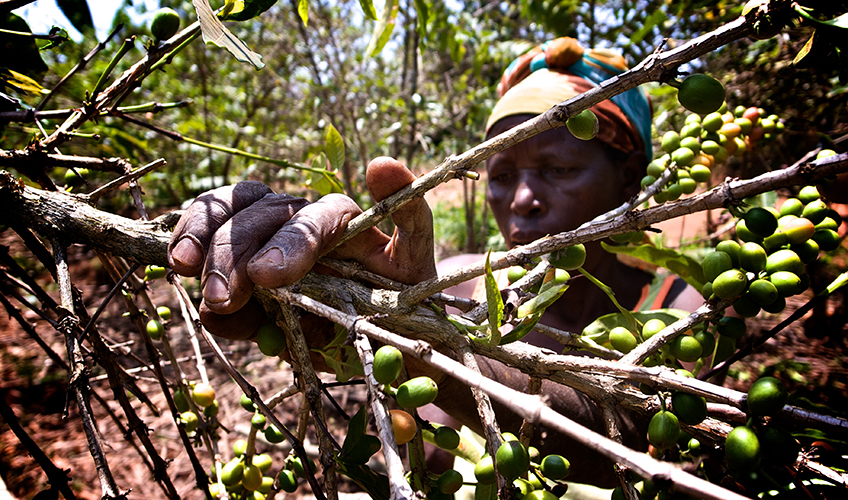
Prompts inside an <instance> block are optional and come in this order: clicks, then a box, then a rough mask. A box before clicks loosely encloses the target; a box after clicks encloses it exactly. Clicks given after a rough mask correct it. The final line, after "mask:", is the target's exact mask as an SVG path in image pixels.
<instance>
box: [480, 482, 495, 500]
mask: <svg viewBox="0 0 848 500" xmlns="http://www.w3.org/2000/svg"><path fill="white" fill-rule="evenodd" d="M497 498H498V485H497V484H480V483H477V487H476V488H474V500H497Z"/></svg>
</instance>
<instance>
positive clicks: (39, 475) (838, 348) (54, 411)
mask: <svg viewBox="0 0 848 500" xmlns="http://www.w3.org/2000/svg"><path fill="white" fill-rule="evenodd" d="M437 196H441V195H437ZM702 222H703V221H700V220H696V219H688V220H687V221H686V222H685V224H684V226H682V227H680V226H676V227H672V226H670V225H669V226H668V227H666V228H665V230H666V231H669V232H672V231H677V232H678V233H685V234H687V235H688V234H689V231H692V232H693V234H694V233H695V231H696V230H697V229H700V224H702ZM675 224H679V223H675ZM843 230H844V226H843ZM7 233H9V231H7ZM3 238H4V241H3V242H2V243H3V244H6V245H12V255H18V254H16V253H15V251H20V250H21V249H20V247H19V245H18V244H17V243H15V242H14V240H13V239H10V238H9V235H8V234H5V235H3ZM845 256H846V248H842V249H841V251H840V252H839V253H838V254H837V256H836V257H835V258H833V259H831V260H829V261H828V262H824V263H820V264H817V265H815V266H813V268H812V270H811V273H812V275H813V288H815V289H821V288H822V287H823V286H824V285H825V284H826V283H827V282H828V278H830V279H832V277H833V275H834V270H835V269H846V268H848V266H846V261H845ZM71 273H72V277H73V279H74V283H75V284H76V285H77V286H79V287H80V288H81V291H82V292H83V295H84V296H85V297H86V300H87V301H88V302H87V304H86V305H87V308H88V310H89V312H93V311H94V309H96V308H97V306H98V305H99V300H100V298H102V297H103V296H104V295H105V294H106V293H107V291H108V290H109V288H110V286H111V280H109V278H108V276H107V275H106V274H105V272H104V271H103V270H102V269H101V268H100V267H99V265H98V264H97V261H96V259H94V258H93V254H92V252H89V251H86V249H83V248H76V249H75V250H74V252H73V254H72V266H71ZM43 283H44V286H45V288H46V289H47V290H48V291H49V292H50V293H51V294H54V295H55V286H54V285H52V284H50V283H49V280H43ZM191 283H193V281H192V280H189V281H188V282H187V284H188V286H189V289H190V290H195V291H196V284H194V285H192V284H191ZM150 294H151V297H152V299H153V302H154V303H155V304H156V305H163V304H164V305H169V306H170V307H171V309H172V311H173V313H174V317H173V319H172V320H171V326H170V331H169V333H168V338H169V339H170V341H171V343H172V347H173V349H174V352H175V354H176V356H177V357H178V358H186V360H185V361H182V362H181V365H180V366H181V369H182V370H183V371H184V372H185V374H186V376H187V378H188V379H190V380H200V375H199V371H198V368H197V365H196V363H195V362H194V361H193V360H192V359H191V357H192V356H193V355H194V351H193V349H192V346H191V343H190V342H189V340H188V338H189V337H188V329H187V328H186V324H185V322H184V319H183V318H182V315H181V314H180V313H179V306H178V303H177V301H176V298H175V294H174V292H173V291H172V290H171V288H170V287H169V285H168V284H167V283H166V282H165V281H164V280H159V281H156V282H153V283H152V284H151V290H150ZM811 296H812V294H811V292H809V291H808V292H806V294H805V295H804V296H802V297H798V298H797V300H793V301H792V302H791V303H790V305H789V307H788V308H787V310H786V311H784V312H782V313H780V314H778V315H764V316H761V317H759V318H758V319H757V320H756V321H752V320H749V333H748V336H747V337H746V339H748V340H750V339H752V338H755V337H757V336H758V335H759V334H760V333H761V332H764V331H767V330H768V329H770V328H771V327H773V326H774V325H775V324H777V323H778V322H779V321H781V320H782V319H783V318H785V317H786V316H787V315H788V314H790V313H791V311H792V310H793V309H794V308H797V307H798V306H800V305H801V304H803V303H804V302H806V300H807V299H808V298H810V297H811ZM12 302H13V303H14V300H12ZM121 304H122V301H121V300H120V297H118V299H116V300H113V302H112V303H111V304H110V305H109V306H108V308H107V310H106V312H105V314H104V316H103V317H104V320H103V321H102V322H101V324H100V333H101V335H102V336H103V337H104V338H105V339H106V340H107V342H108V343H109V344H110V345H113V346H115V347H116V348H123V349H125V350H126V351H127V353H128V354H127V355H125V356H122V357H121V360H122V364H123V365H124V366H128V367H142V365H143V363H142V362H141V360H143V359H146V355H145V351H144V349H143V347H142V346H141V341H140V335H139V333H138V332H136V331H134V329H133V327H132V323H131V322H130V321H128V320H127V319H126V318H123V317H122V313H123V306H122V305H121ZM15 305H16V307H17V308H18V309H19V310H21V311H22V314H23V315H24V317H25V319H26V321H27V322H28V323H29V324H31V325H33V326H34V329H35V331H36V332H37V333H38V335H39V337H40V338H41V339H42V340H43V342H44V343H46V344H47V345H48V346H49V347H50V348H51V349H52V350H54V351H55V352H56V353H59V355H60V356H61V357H62V358H63V359H64V358H66V351H65V345H64V341H63V339H62V338H61V337H60V335H59V334H58V333H57V331H56V330H55V329H53V328H52V327H51V326H50V325H49V324H47V323H46V322H45V321H43V320H41V319H40V318H39V317H38V316H37V315H36V314H35V313H33V312H32V311H30V310H27V309H24V308H22V307H21V306H20V304H17V303H15ZM846 315H848V312H846V308H845V294H844V291H840V292H839V293H837V294H834V296H832V297H831V299H829V300H828V301H827V302H826V303H824V304H823V305H822V306H820V307H818V308H816V309H814V310H813V311H811V312H809V313H808V314H806V315H805V316H804V317H803V318H802V319H801V320H800V321H798V322H795V323H793V324H792V325H790V326H789V327H788V328H786V329H784V330H783V331H782V332H781V333H780V334H779V335H777V336H776V337H774V338H773V339H771V340H769V341H768V342H767V343H766V344H765V345H764V346H763V348H762V349H760V350H758V351H757V352H756V353H755V354H754V355H752V356H750V357H748V358H746V359H745V360H743V361H741V362H739V363H737V364H736V365H734V367H733V369H732V370H731V372H730V377H728V379H727V382H726V385H727V386H729V387H732V388H734V389H738V390H746V389H747V387H748V386H749V385H750V383H751V382H752V381H753V380H754V379H756V378H757V377H759V376H760V375H761V374H763V373H773V374H775V375H776V376H778V377H780V378H781V379H782V380H784V382H786V383H787V384H788V385H789V386H790V389H791V390H792V391H793V392H794V394H795V396H796V397H800V396H804V397H807V398H809V399H810V400H812V401H816V402H818V403H821V404H824V405H828V406H830V408H832V409H837V408H845V407H846V406H845V403H846V400H847V399H848V397H846V388H848V355H846V354H848V341H846V335H845V333H846V329H848V326H846V325H848V321H846V319H848V318H846ZM221 346H222V348H223V349H224V350H225V352H226V353H227V356H228V358H229V359H230V361H232V362H233V364H234V365H235V366H236V367H238V368H239V370H240V371H241V373H242V374H244V375H245V377H246V378H247V379H248V380H249V381H250V382H251V383H253V384H254V385H255V386H256V387H257V389H259V391H260V393H261V394H262V396H263V397H265V398H267V397H268V396H270V395H272V394H274V393H276V392H277V391H280V390H282V389H284V388H285V387H287V386H289V384H291V383H292V373H291V370H290V368H289V366H288V365H287V364H285V363H282V362H280V361H279V360H278V359H276V358H268V357H265V356H263V355H262V354H261V353H260V352H259V350H258V348H257V347H256V346H255V345H253V344H250V343H247V342H227V341H223V340H222V341H221ZM200 348H201V352H202V357H203V359H204V360H205V363H206V370H207V371H208V374H209V379H210V383H211V384H212V385H213V386H214V387H215V389H216V391H217V398H218V400H219V402H220V413H219V416H218V418H219V420H220V422H221V426H222V428H224V429H229V430H230V431H232V432H219V434H218V437H219V438H220V439H219V441H217V446H218V449H219V452H220V456H221V457H222V459H223V460H225V461H226V460H229V459H230V458H232V456H233V453H232V445H233V443H234V441H235V439H238V438H244V437H245V436H246V435H247V434H248V432H249V427H250V416H251V414H249V413H247V412H245V411H244V410H243V409H242V408H241V407H240V406H239V403H238V400H239V397H240V396H241V389H240V388H239V387H238V386H237V385H236V384H235V383H234V382H233V381H232V380H231V379H230V377H229V376H228V375H227V374H226V372H225V371H224V370H223V368H222V366H221V364H220V362H219V361H218V360H217V359H215V358H214V356H212V355H211V349H210V348H209V346H207V345H205V343H203V341H201V342H200ZM133 356H138V358H135V357H133ZM89 361H90V360H89ZM167 373H168V375H169V377H173V372H172V371H171V370H170V369H168V371H167ZM91 375H92V379H91V388H92V389H93V391H95V392H96V393H97V394H98V395H100V396H101V397H102V400H103V403H98V402H93V403H92V404H93V409H94V414H95V417H96V419H97V422H98V426H99V427H98V430H99V432H100V434H101V436H102V437H103V440H104V443H105V444H106V450H105V453H106V458H107V460H108V465H109V467H110V469H111V471H112V473H113V475H114V477H115V479H116V482H117V484H118V485H119V487H120V488H121V489H122V490H124V491H127V492H128V497H129V498H131V499H141V498H161V497H163V496H164V494H163V490H162V489H161V488H160V487H159V485H158V484H157V483H156V482H155V481H154V480H153V475H152V472H151V470H150V468H149V466H148V465H147V463H149V461H148V460H146V459H145V460H141V459H139V454H141V455H142V456H145V453H144V452H141V453H139V451H138V449H137V448H138V440H137V439H128V438H126V437H125V433H124V431H123V430H122V429H120V428H119V427H118V425H117V424H116V423H115V421H113V419H112V418H111V417H110V413H112V414H116V415H120V417H118V420H119V421H120V422H121V426H126V419H125V418H124V417H123V411H122V409H121V408H120V406H119V404H118V403H117V402H116V401H115V398H114V396H113V394H111V391H110V389H109V387H108V383H107V381H105V380H104V379H103V377H102V375H103V370H102V369H100V368H99V367H98V366H96V365H94V366H91ZM133 375H134V377H136V379H135V380H136V382H137V384H138V385H139V387H140V388H141V389H142V390H143V391H144V392H145V393H146V394H147V395H148V396H149V397H150V399H151V401H152V403H153V406H154V407H155V408H157V409H158V410H159V412H160V413H159V415H156V414H155V413H154V412H153V411H152V409H151V408H149V407H148V406H146V405H144V404H142V403H141V402H139V400H138V399H137V398H132V404H133V408H134V409H135V410H136V412H137V413H138V415H139V416H140V417H141V418H142V420H143V421H144V423H145V424H146V425H147V427H148V428H149V431H150V435H151V438H152V441H153V443H154V446H155V448H156V450H157V452H158V454H159V455H160V456H161V457H163V458H164V459H165V460H167V461H168V462H169V466H168V469H167V472H168V475H169V476H170V478H171V479H172V481H173V483H174V485H175V487H176V489H177V491H178V492H179V494H180V496H181V497H183V498H187V499H192V498H194V499H200V498H202V497H203V495H202V494H201V492H200V491H199V490H198V489H197V488H196V484H195V479H194V474H193V471H192V468H191V464H190V461H189V459H188V454H187V452H186V450H185V449H184V448H183V446H182V444H181V442H180V440H179V437H178V434H177V429H176V427H175V425H174V420H173V417H172V416H171V415H170V414H169V412H168V411H167V405H166V404H165V400H164V396H163V395H162V393H161V390H160V388H159V385H158V384H157V383H156V381H155V379H154V377H153V375H152V373H151V372H150V371H149V370H146V369H144V368H143V367H142V368H140V369H139V371H137V372H134V373H133ZM324 380H325V381H326V382H333V381H334V379H333V377H332V376H324ZM66 387H67V374H66V373H65V372H64V370H62V369H61V368H59V367H58V366H56V365H55V364H54V363H53V362H51V361H50V360H49V358H47V357H46V356H45V355H44V352H43V351H42V349H41V348H40V347H39V346H38V345H37V343H36V342H35V341H34V340H33V339H32V338H30V337H29V336H28V335H27V334H26V333H25V332H24V331H23V329H22V328H21V327H20V325H18V324H17V322H15V321H14V320H10V319H9V316H8V314H7V313H6V311H5V310H0V397H3V398H4V400H5V402H6V403H7V404H8V405H9V406H10V407H11V408H12V409H13V410H14V412H15V414H16V416H17V419H18V421H19V423H20V424H21V425H22V426H23V428H24V429H25V430H26V432H27V433H28V434H29V435H30V436H31V437H32V438H33V439H35V441H36V442H37V444H38V445H39V447H40V448H41V450H42V451H43V452H44V453H45V454H46V455H47V456H48V457H49V458H50V460H52V462H53V463H54V464H55V465H56V466H57V467H59V468H61V469H65V470H68V474H69V477H70V478H71V485H72V487H73V489H74V491H75V493H76V495H77V498H80V499H86V500H97V499H98V498H100V496H101V487H100V484H99V480H98V475H97V471H96V469H95V467H94V463H93V461H92V458H91V456H90V454H89V452H88V448H87V445H86V440H85V434H84V432H83V430H82V427H81V423H80V419H79V415H78V414H77V410H76V405H75V404H74V402H73V401H70V404H69V405H68V407H69V413H68V415H67V416H63V410H64V408H65V406H66V404H67V403H68V402H67V401H66V396H67V393H66ZM328 394H329V395H331V396H332V397H333V399H335V400H336V401H337V403H338V406H339V408H341V409H343V410H344V411H346V412H348V413H351V414H352V412H354V411H355V410H356V409H357V408H358V407H359V406H361V405H362V404H363V403H364V402H365V394H364V389H363V388H362V386H358V385H352V386H341V387H334V388H330V389H328ZM324 402H325V408H326V410H327V412H328V414H329V420H330V426H329V427H330V429H331V432H332V433H333V434H334V437H335V438H336V439H337V440H338V441H339V442H341V441H343V439H344V430H345V428H346V424H345V416H344V415H343V414H342V412H341V411H340V410H338V409H336V408H335V407H334V406H333V405H332V404H330V400H329V399H328V397H326V396H325V398H324ZM300 407H301V400H300V398H299V396H295V397H292V398H290V399H288V400H286V402H284V403H283V404H282V405H281V406H279V407H278V408H277V410H276V414H277V415H278V416H279V417H280V418H281V420H282V421H283V423H285V424H286V425H287V426H289V428H290V429H294V428H296V426H297V422H298V415H299V412H300ZM315 443H316V438H315V434H314V428H313V426H310V432H309V435H308V436H307V440H306V447H307V450H308V451H311V452H312V453H313V455H315V454H317V451H316V450H317V446H316V444H315ZM257 451H258V452H265V453H269V454H271V455H272V457H273V458H274V463H275V465H274V467H279V466H280V465H281V464H282V463H283V460H284V457H285V456H286V455H287V454H288V452H289V448H288V447H287V446H286V445H285V443H283V444H281V445H271V444H270V443H267V442H265V441H260V442H259V443H258V444H257ZM194 452H195V453H196V455H197V457H198V459H199V461H200V463H201V464H202V466H203V468H204V469H205V470H209V469H210V467H211V466H212V464H213V456H212V453H210V452H209V450H207V449H206V448H205V447H203V446H200V447H196V448H195V449H194ZM0 478H2V479H3V481H5V483H6V486H7V488H8V492H9V495H10V496H11V498H14V499H21V500H24V499H27V500H29V499H32V498H35V497H36V496H37V495H38V494H39V492H42V491H43V490H45V489H47V488H48V487H49V485H48V484H47V478H46V476H45V474H44V473H43V472H42V471H41V468H40V467H39V466H38V465H37V464H36V463H35V461H34V460H33V459H32V457H31V456H30V455H29V453H28V452H27V451H26V450H25V448H24V447H23V445H22V444H21V443H20V441H19V440H18V439H17V438H16V437H15V436H14V434H13V433H12V432H11V430H10V428H9V426H8V425H7V423H6V422H3V421H2V420H0ZM341 490H342V491H343V492H344V493H343V496H344V497H345V498H348V497H350V498H357V497H362V496H363V494H362V493H360V492H357V488H356V486H355V485H353V484H352V483H350V482H349V481H344V480H343V484H342V487H341ZM0 491H1V490H0ZM286 496H291V497H294V498H297V497H300V496H311V493H310V491H309V488H308V486H307V485H301V487H300V488H299V490H298V491H297V492H295V493H294V494H292V495H286ZM0 498H2V493H0ZM39 499H40V500H45V499H43V498H42V497H39Z"/></svg>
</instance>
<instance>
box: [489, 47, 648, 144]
mask: <svg viewBox="0 0 848 500" xmlns="http://www.w3.org/2000/svg"><path fill="white" fill-rule="evenodd" d="M624 71H627V65H626V63H625V62H624V57H622V56H621V55H620V54H617V53H615V52H612V51H610V50H606V49H590V50H588V51H587V50H585V49H584V48H583V46H581V45H580V43H579V42H578V41H577V40H575V39H574V38H569V37H563V38H557V39H554V40H549V41H547V42H545V43H543V44H542V45H540V46H538V47H536V48H534V49H531V50H530V51H528V52H527V53H525V54H524V55H522V56H520V57H518V58H517V59H516V60H514V61H513V62H512V63H511V64H510V65H509V66H508V67H507V68H506V71H504V74H503V76H502V77H501V81H500V83H499V84H498V97H500V100H499V101H498V102H497V104H495V107H494V109H493V110H492V114H491V116H490V117H489V121H488V123H487V124H486V131H488V130H489V129H490V128H491V127H492V125H494V124H495V122H497V121H498V120H500V119H501V118H505V117H507V116H511V115H517V114H525V113H532V114H539V113H544V112H545V111H547V110H548V109H550V108H551V107H552V106H555V105H557V104H559V103H561V102H563V101H566V100H568V99H570V98H572V97H574V96H576V95H579V94H581V93H583V92H586V91H587V90H590V89H591V88H592V87H596V86H598V85H599V84H600V83H601V82H603V81H604V80H608V79H609V78H612V77H613V76H615V75H618V74H620V73H623V72H624ZM592 111H594V112H595V114H596V115H597V116H598V120H599V122H600V131H599V132H598V136H597V137H598V139H600V140H601V141H603V142H604V143H606V144H608V145H610V146H612V147H613V148H615V149H618V150H620V151H624V152H631V151H634V150H636V149H639V148H644V149H645V151H646V153H647V155H648V158H651V157H652V156H653V153H652V146H651V114H652V113H651V104H650V101H649V100H648V97H647V95H646V94H645V93H644V91H643V90H642V89H640V88H635V89H631V90H628V91H627V92H624V93H622V94H619V95H617V96H615V97H613V98H612V100H611V101H610V100H606V101H603V102H601V103H599V104H596V105H595V106H592Z"/></svg>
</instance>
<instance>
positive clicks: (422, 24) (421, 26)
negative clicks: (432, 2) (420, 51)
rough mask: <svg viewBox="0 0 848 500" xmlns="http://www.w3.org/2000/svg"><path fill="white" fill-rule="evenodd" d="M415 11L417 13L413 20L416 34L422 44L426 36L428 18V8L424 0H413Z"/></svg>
mask: <svg viewBox="0 0 848 500" xmlns="http://www.w3.org/2000/svg"><path fill="white" fill-rule="evenodd" d="M415 13H416V14H418V17H417V19H416V21H415V22H416V23H417V27H418V36H419V37H420V38H421V42H422V44H423V42H424V40H425V39H426V38H427V26H428V24H429V20H430V8H429V7H428V6H427V1H426V0H415Z"/></svg>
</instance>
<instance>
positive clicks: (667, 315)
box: [583, 309, 689, 344]
mask: <svg viewBox="0 0 848 500" xmlns="http://www.w3.org/2000/svg"><path fill="white" fill-rule="evenodd" d="M631 314H632V315H633V317H635V318H636V320H637V321H638V322H639V325H640V326H641V325H644V324H645V322H646V321H648V320H650V319H661V320H662V321H663V323H665V324H666V325H670V324H672V323H674V322H675V321H677V320H679V319H680V318H685V317H686V316H689V313H688V312H686V311H682V310H680V309H657V310H654V311H636V312H633V313H631ZM617 326H623V327H625V328H627V329H628V330H632V329H633V326H632V325H631V324H630V321H629V320H628V319H627V317H626V316H625V315H624V314H621V313H611V314H605V315H604V316H601V317H600V318H598V319H596V320H595V321H593V322H591V323H590V324H589V325H588V326H587V327H586V328H584V329H583V336H584V337H588V338H590V339H592V340H593V341H595V342H596V343H598V344H603V343H604V342H606V341H607V340H608V339H609V331H610V330H612V329H613V328H615V327H617Z"/></svg>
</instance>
